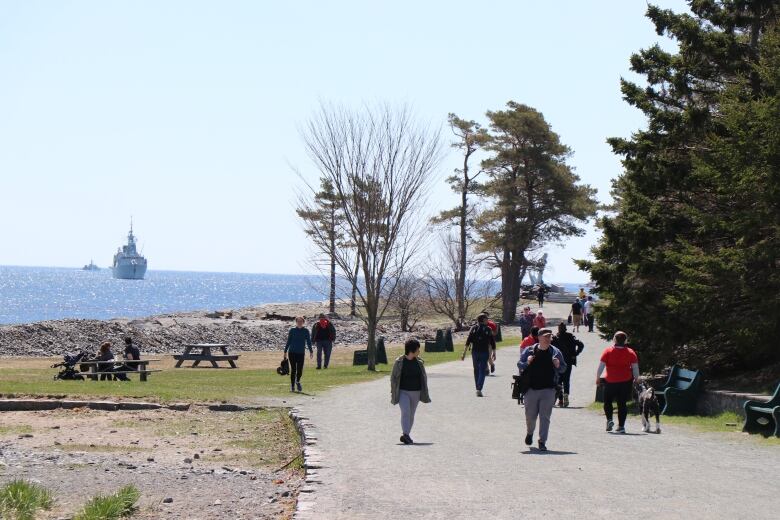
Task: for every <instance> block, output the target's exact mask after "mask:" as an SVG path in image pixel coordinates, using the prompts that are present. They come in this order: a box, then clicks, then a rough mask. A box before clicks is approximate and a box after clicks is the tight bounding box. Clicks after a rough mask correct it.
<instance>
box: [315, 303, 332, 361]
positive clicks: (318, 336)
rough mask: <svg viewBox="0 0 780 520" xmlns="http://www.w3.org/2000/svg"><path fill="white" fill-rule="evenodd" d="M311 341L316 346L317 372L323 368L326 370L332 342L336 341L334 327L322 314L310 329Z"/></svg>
mask: <svg viewBox="0 0 780 520" xmlns="http://www.w3.org/2000/svg"><path fill="white" fill-rule="evenodd" d="M311 339H312V341H314V344H315V345H316V346H317V370H320V369H321V368H322V367H323V366H324V367H325V368H328V364H329V363H330V353H331V351H332V350H333V342H334V341H336V327H334V326H333V324H332V323H331V322H330V320H329V319H328V318H327V317H326V316H325V315H324V314H320V317H319V319H318V320H317V321H316V322H315V323H314V326H313V327H312V328H311ZM323 353H324V354H325V364H324V365H323V363H322V354H323Z"/></svg>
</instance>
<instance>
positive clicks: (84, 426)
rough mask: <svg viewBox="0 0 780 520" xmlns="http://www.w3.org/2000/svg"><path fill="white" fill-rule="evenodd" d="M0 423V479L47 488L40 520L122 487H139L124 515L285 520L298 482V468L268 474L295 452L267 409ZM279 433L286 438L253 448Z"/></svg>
mask: <svg viewBox="0 0 780 520" xmlns="http://www.w3.org/2000/svg"><path fill="white" fill-rule="evenodd" d="M278 413H285V412H284V411H281V412H278ZM261 417H262V419H261ZM1 419H2V423H0V481H7V480H10V479H12V478H26V479H30V480H33V481H36V482H39V483H41V484H42V485H44V486H45V487H47V488H49V489H50V490H51V491H53V492H54V494H55V496H56V505H55V508H54V509H53V510H52V511H51V512H49V513H48V514H46V515H45V516H44V518H59V517H63V516H65V517H68V516H70V515H72V514H73V513H75V512H76V511H77V510H78V508H79V507H80V506H81V505H83V504H84V502H86V501H87V500H88V499H89V498H90V497H92V496H93V495H95V494H98V493H102V494H108V493H112V492H114V491H116V490H117V489H119V488H120V487H122V486H124V485H127V484H133V485H135V486H136V487H138V489H139V490H140V491H141V499H140V501H139V506H140V510H139V512H138V513H137V514H136V515H135V516H134V517H133V518H139V519H153V518H154V519H159V518H164V519H211V518H235V519H253V518H289V517H291V515H292V511H293V510H294V505H295V496H296V494H297V489H298V488H299V486H300V484H301V482H302V471H301V470H295V469H282V470H280V471H278V472H275V471H274V470H276V469H278V468H280V467H281V466H283V465H284V464H285V462H287V461H289V460H290V459H292V458H294V457H295V456H296V455H297V454H298V453H299V451H298V450H299V448H298V446H297V442H295V441H294V440H289V439H290V436H289V433H290V432H289V430H287V429H286V428H287V427H289V426H290V424H289V423H287V422H286V420H285V421H282V420H279V419H280V418H279V417H274V416H273V415H271V416H267V415H263V416H261V415H258V414H257V413H256V412H241V413H233V412H208V411H206V410H204V409H200V408H197V407H195V408H193V409H192V410H191V411H189V412H175V411H170V410H147V411H134V412H99V411H92V410H87V409H75V410H56V411H48V412H4V413H3V414H2V418H1ZM280 439H288V440H287V441H285V440H281V441H279V442H273V447H274V450H273V451H269V448H264V447H263V445H264V444H266V445H267V446H269V447H270V446H271V445H272V443H271V442H270V441H273V440H280ZM166 498H172V499H173V501H172V502H171V503H164V502H163V501H164V499H166Z"/></svg>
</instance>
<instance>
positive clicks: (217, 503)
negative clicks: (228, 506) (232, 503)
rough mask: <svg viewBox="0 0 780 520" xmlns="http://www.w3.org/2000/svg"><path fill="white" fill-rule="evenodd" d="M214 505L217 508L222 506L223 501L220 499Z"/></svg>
mask: <svg viewBox="0 0 780 520" xmlns="http://www.w3.org/2000/svg"><path fill="white" fill-rule="evenodd" d="M214 505H215V506H221V505H222V500H220V499H216V500H215V501H214Z"/></svg>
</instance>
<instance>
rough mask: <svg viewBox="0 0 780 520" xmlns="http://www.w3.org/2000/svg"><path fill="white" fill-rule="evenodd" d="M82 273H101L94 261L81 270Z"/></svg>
mask: <svg viewBox="0 0 780 520" xmlns="http://www.w3.org/2000/svg"><path fill="white" fill-rule="evenodd" d="M81 270H82V271H100V268H99V267H98V266H96V265H95V262H93V261H92V260H90V261H89V263H88V264H87V265H85V266H84V267H82V268H81Z"/></svg>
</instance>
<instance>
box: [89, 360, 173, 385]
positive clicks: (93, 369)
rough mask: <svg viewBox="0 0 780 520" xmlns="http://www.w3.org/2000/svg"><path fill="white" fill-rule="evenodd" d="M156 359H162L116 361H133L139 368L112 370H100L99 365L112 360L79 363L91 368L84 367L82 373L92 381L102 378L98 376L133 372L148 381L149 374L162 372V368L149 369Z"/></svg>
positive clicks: (122, 362)
mask: <svg viewBox="0 0 780 520" xmlns="http://www.w3.org/2000/svg"><path fill="white" fill-rule="evenodd" d="M154 361H160V360H159V359H139V360H132V361H121V362H120V361H115V362H114V363H117V364H119V363H121V364H124V363H125V362H127V363H133V364H135V365H136V366H138V369H137V370H112V371H101V370H98V367H99V366H100V365H106V364H110V363H111V361H82V362H79V365H82V367H83V366H86V367H87V368H88V369H89V370H88V371H85V370H83V368H82V372H81V374H82V375H83V376H85V377H86V378H87V379H91V380H92V381H97V380H98V379H100V378H99V377H98V376H102V375H108V376H113V375H116V374H127V375H128V376H130V375H132V374H138V377H139V379H140V380H141V381H146V380H147V379H148V378H149V374H151V373H153V372H162V370H150V369H149V363H151V362H154Z"/></svg>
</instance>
